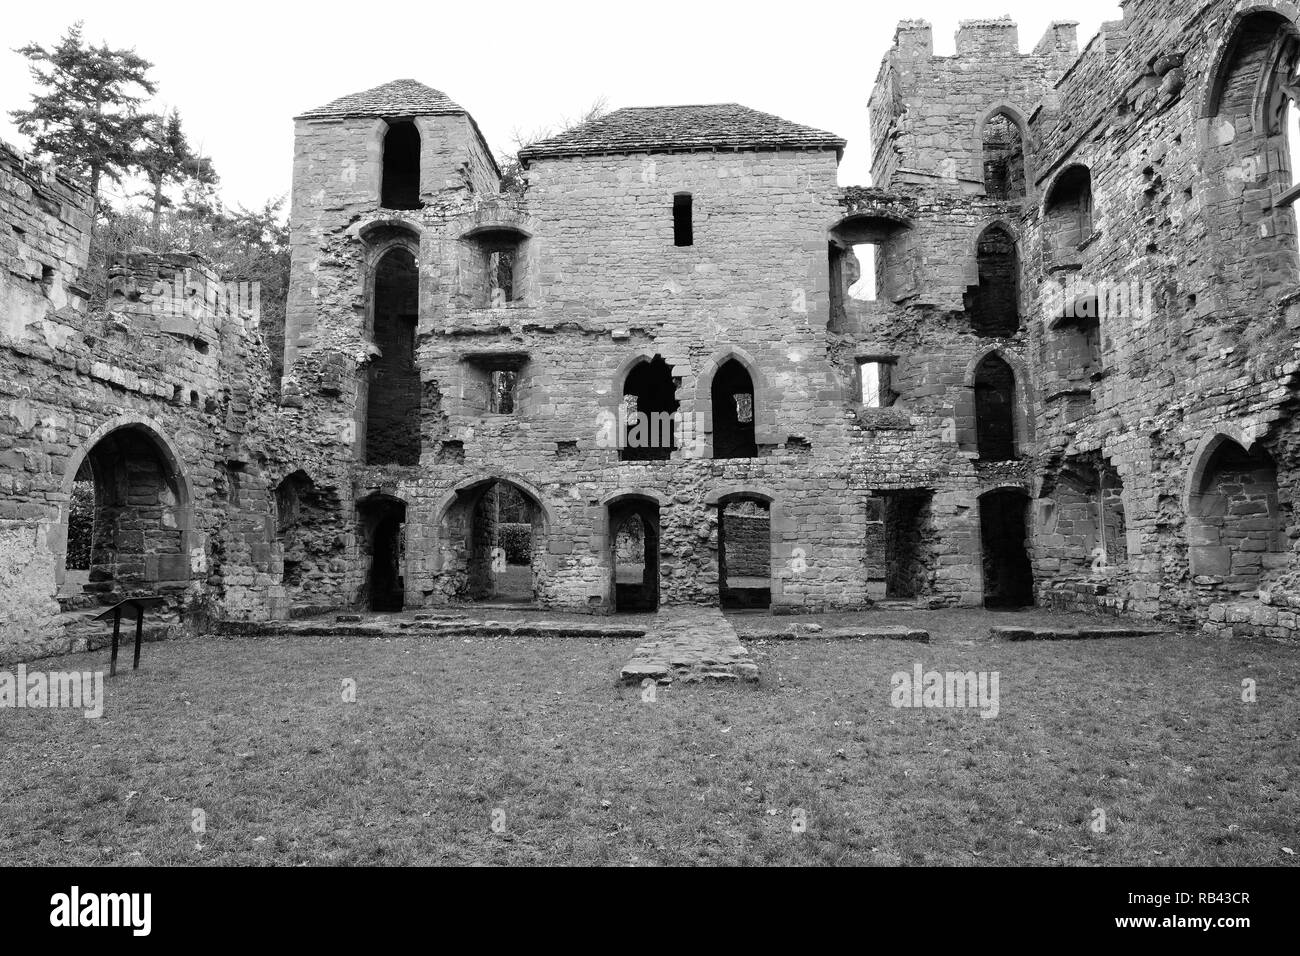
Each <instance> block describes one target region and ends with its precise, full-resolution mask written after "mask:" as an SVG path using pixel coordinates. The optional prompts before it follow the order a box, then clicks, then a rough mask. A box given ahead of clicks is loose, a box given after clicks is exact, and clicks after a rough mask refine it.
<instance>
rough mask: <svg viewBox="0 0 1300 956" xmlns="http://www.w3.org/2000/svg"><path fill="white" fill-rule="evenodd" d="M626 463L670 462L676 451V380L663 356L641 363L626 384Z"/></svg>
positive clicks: (622, 449) (624, 434)
mask: <svg viewBox="0 0 1300 956" xmlns="http://www.w3.org/2000/svg"><path fill="white" fill-rule="evenodd" d="M623 409H624V429H623V447H622V448H621V449H620V450H619V457H620V458H621V459H622V460H623V461H667V460H668V459H669V458H671V457H672V452H673V449H674V448H676V447H677V434H676V421H675V416H676V414H677V380H676V379H674V378H673V373H672V369H671V368H670V367H669V366H668V363H667V362H665V361H664V359H663V356H661V355H656V356H655V357H654V359H653V360H651V361H648V362H647V361H642V362H638V363H637V365H636V367H635V368H633V369H632V371H631V372H629V373H628V376H627V381H626V382H625V383H624V384H623Z"/></svg>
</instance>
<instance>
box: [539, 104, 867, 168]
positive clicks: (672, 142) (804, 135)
mask: <svg viewBox="0 0 1300 956" xmlns="http://www.w3.org/2000/svg"><path fill="white" fill-rule="evenodd" d="M844 146H845V141H844V140H843V139H841V138H840V137H839V136H836V135H834V134H833V133H827V132H823V131H822V130H819V129H813V128H812V127H811V126H801V125H800V124H798V123H791V122H790V121H789V120H783V119H781V118H780V117H779V116H773V115H772V114H771V113H760V112H759V111H758V110H751V109H750V108H749V107H747V106H741V105H740V104H739V103H714V104H710V105H703V106H630V107H626V108H624V109H620V110H615V111H614V112H612V113H609V114H607V115H605V116H602V117H600V118H599V119H594V120H590V121H589V122H586V123H583V124H582V125H581V126H575V127H574V128H573V129H569V130H565V131H564V132H563V133H560V134H558V135H556V136H551V137H549V138H548V139H544V140H541V141H540V142H537V143H533V144H531V145H530V146H527V147H525V148H524V149H522V150H520V152H519V158H520V159H521V160H522V161H523V162H524V163H525V164H527V163H528V161H529V160H532V159H541V158H544V157H555V156H598V155H602V154H610V153H674V152H689V151H693V150H719V149H722V150H753V149H772V150H778V149H796V150H802V149H834V150H835V153H836V157H837V158H838V157H839V155H840V154H842V153H843V151H844Z"/></svg>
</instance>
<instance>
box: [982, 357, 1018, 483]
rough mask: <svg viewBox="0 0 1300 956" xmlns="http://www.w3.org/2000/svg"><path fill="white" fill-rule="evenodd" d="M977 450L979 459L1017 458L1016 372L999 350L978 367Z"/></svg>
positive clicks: (985, 358)
mask: <svg viewBox="0 0 1300 956" xmlns="http://www.w3.org/2000/svg"><path fill="white" fill-rule="evenodd" d="M974 388H975V449H976V452H977V454H978V456H979V460H980V461H1014V460H1015V459H1016V458H1017V457H1018V456H1017V454H1016V373H1015V370H1014V369H1012V368H1011V366H1010V364H1008V363H1007V361H1006V360H1005V359H1003V358H1002V357H1001V356H1000V355H998V354H997V353H996V352H994V353H990V354H989V355H986V356H985V357H984V359H983V361H981V362H980V364H979V366H978V367H977V368H976V370H975V382H974Z"/></svg>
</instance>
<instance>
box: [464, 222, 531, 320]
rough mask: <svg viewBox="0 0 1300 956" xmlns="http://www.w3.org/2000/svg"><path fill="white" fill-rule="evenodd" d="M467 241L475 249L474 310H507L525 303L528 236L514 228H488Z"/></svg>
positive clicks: (473, 258)
mask: <svg viewBox="0 0 1300 956" xmlns="http://www.w3.org/2000/svg"><path fill="white" fill-rule="evenodd" d="M467 241H468V242H469V243H470V246H471V247H472V249H473V256H472V262H471V267H470V269H471V283H470V284H471V289H470V300H471V307H472V308H478V309H504V308H507V307H508V306H510V305H511V304H512V303H516V302H522V301H524V292H525V290H526V289H527V274H526V269H527V256H526V254H525V253H526V246H527V242H528V237H527V236H526V235H524V233H522V232H519V231H517V230H514V229H485V230H482V231H480V232H476V233H474V234H473V235H472V236H470V237H469V238H468V240H467Z"/></svg>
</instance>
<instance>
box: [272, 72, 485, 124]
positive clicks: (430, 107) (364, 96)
mask: <svg viewBox="0 0 1300 956" xmlns="http://www.w3.org/2000/svg"><path fill="white" fill-rule="evenodd" d="M465 112H466V111H465V108H464V107H462V106H459V105H457V104H456V103H455V102H453V101H452V100H451V99H450V98H449V97H448V96H447V94H446V93H443V92H441V91H439V90H435V89H433V88H431V87H428V86H425V85H424V84H423V83H421V82H419V81H418V80H393V81H391V82H389V83H385V84H383V85H382V86H376V87H375V88H374V89H372V90H366V91H364V92H362V93H352V94H350V95H348V96H341V97H339V98H338V99H337V100H334V102H332V103H326V104H325V105H324V106H319V107H317V108H316V109H314V110H308V111H307V112H305V113H302V114H299V116H298V117H297V118H298V119H336V118H340V117H344V116H428V115H429V114H432V113H465Z"/></svg>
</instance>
